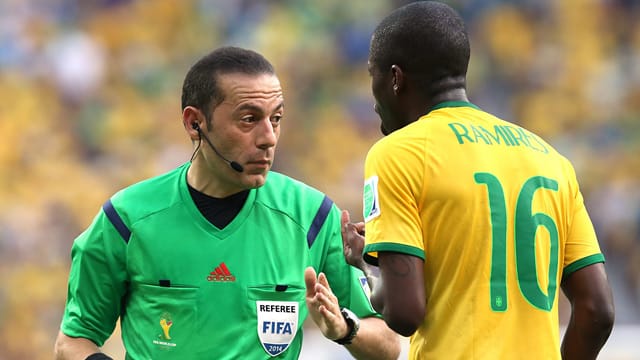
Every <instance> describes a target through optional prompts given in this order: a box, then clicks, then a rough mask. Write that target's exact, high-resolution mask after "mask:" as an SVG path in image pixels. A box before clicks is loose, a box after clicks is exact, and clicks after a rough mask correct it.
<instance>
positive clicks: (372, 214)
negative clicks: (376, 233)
mask: <svg viewBox="0 0 640 360" xmlns="http://www.w3.org/2000/svg"><path fill="white" fill-rule="evenodd" d="M363 192H364V194H363V196H362V210H363V214H362V215H363V217H364V222H368V221H369V220H371V219H373V218H376V217H378V216H379V215H380V203H379V199H378V177H377V176H372V177H370V178H368V179H367V180H365V181H364V191H363Z"/></svg>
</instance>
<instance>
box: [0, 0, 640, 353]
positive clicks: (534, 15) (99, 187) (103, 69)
mask: <svg viewBox="0 0 640 360" xmlns="http://www.w3.org/2000/svg"><path fill="white" fill-rule="evenodd" d="M404 3H406V1H398V0H376V1H367V0H354V1H344V0H322V1H313V0H263V1H260V0H253V1H252V0H180V1H178V0H176V1H171V0H153V1H151V0H139V1H134V0H91V1H83V0H44V1H39V0H2V1H1V2H0V98H2V99H4V100H3V101H2V102H1V103H0V274H2V276H1V277H0V338H1V339H2V345H1V346H0V348H2V349H3V350H2V351H0V359H40V358H42V359H48V358H50V357H51V351H52V344H53V339H54V337H55V334H56V333H57V329H58V326H59V322H60V318H61V312H62V309H63V306H64V301H65V297H66V276H67V272H68V267H69V252H70V247H71V244H72V241H73V239H74V238H75V237H76V236H77V235H78V234H79V233H80V232H81V231H82V229H83V228H84V227H86V226H87V225H88V224H89V223H90V221H91V220H92V218H93V216H94V215H95V213H96V212H97V211H98V210H99V208H100V206H101V205H102V203H103V202H104V201H105V200H106V199H107V198H108V197H109V196H110V195H111V194H112V193H113V192H115V191H117V190H118V189H120V188H122V187H124V186H126V185H129V184H131V183H133V182H135V181H138V180H141V179H143V178H146V177H149V176H152V175H155V174H159V173H161V172H163V171H165V170H168V169H170V168H172V167H174V166H176V165H178V164H180V163H182V162H185V161H188V159H189V157H190V155H191V151H192V149H191V143H190V141H189V140H188V138H187V137H186V135H185V133H184V132H183V129H182V124H181V111H180V92H181V85H182V80H183V77H184V75H185V74H186V71H187V70H188V68H189V67H190V66H191V64H192V63H193V62H194V61H195V60H196V59H197V58H199V57H200V56H202V55H204V54H205V53H207V52H209V51H210V50H212V49H213V48H215V47H217V46H219V45H223V44H233V45H239V46H243V47H249V48H253V49H255V50H258V51H259V52H261V53H263V54H264V55H265V56H266V57H267V58H268V59H270V60H271V61H272V62H273V64H274V65H275V66H276V70H277V72H278V74H279V76H280V78H281V81H282V83H283V86H284V90H285V98H286V103H287V105H286V115H285V119H284V121H283V135H282V137H281V142H280V145H279V149H278V152H277V158H276V164H275V167H274V169H275V170H278V171H282V172H285V173H287V174H289V175H292V176H294V177H296V178H299V179H301V180H303V181H305V182H307V183H309V184H312V185H314V186H316V187H318V188H320V189H322V190H323V191H325V192H326V193H328V194H329V195H330V196H331V197H332V198H333V199H334V200H335V201H336V202H337V203H338V204H339V205H340V206H341V207H342V208H345V209H349V210H350V211H351V212H352V213H354V214H356V217H357V216H358V215H357V214H360V213H361V200H360V199H361V186H362V179H361V176H362V163H363V160H364V156H365V154H366V151H367V149H368V147H369V146H370V145H371V144H372V143H373V142H374V141H375V140H377V139H378V138H379V137H380V135H379V131H378V123H379V120H378V118H377V115H376V114H375V113H374V112H373V100H372V96H371V95H370V90H369V77H368V74H367V70H366V59H367V53H368V43H369V37H370V34H371V31H372V30H373V27H374V26H375V24H376V23H377V22H378V20H379V19H381V18H382V17H383V16H384V15H385V14H386V13H388V11H390V9H392V8H395V7H396V6H399V5H402V4H404ZM448 3H449V4H451V5H453V6H454V7H456V8H457V9H459V10H460V11H461V13H462V14H463V16H464V17H465V19H466V21H467V22H468V26H469V31H470V34H471V38H472V60H471V64H472V65H471V68H470V71H469V84H468V85H469V86H468V87H469V95H470V98H471V100H472V101H473V102H474V103H475V104H477V105H478V106H480V107H481V108H484V109H486V110H488V111H490V112H494V113H496V114H497V115H499V116H501V117H503V118H504V119H506V120H510V121H513V122H515V123H518V124H521V125H523V126H525V127H527V128H529V129H530V130H532V131H535V132H537V133H539V134H540V135H541V136H543V137H544V138H546V139H547V140H548V141H549V142H550V143H552V144H553V145H555V146H556V147H557V148H558V149H559V150H560V151H561V152H562V153H563V154H565V155H566V156H567V157H568V158H569V159H570V160H572V161H573V163H574V165H575V166H576V170H577V174H578V178H579V181H580V182H581V184H582V190H583V193H584V195H585V199H586V202H587V206H588V208H589V209H590V211H591V214H592V218H593V221H594V223H595V225H596V229H597V232H598V234H599V236H600V239H601V244H602V247H603V251H604V252H605V256H606V257H607V259H608V263H607V266H608V269H609V270H610V271H611V272H612V274H611V276H612V281H613V282H614V285H615V286H614V291H615V292H616V297H617V298H620V299H622V300H621V301H624V302H622V303H621V305H620V306H619V307H618V321H619V322H620V321H622V322H624V321H625V317H624V316H627V317H626V319H631V320H630V321H638V318H639V317H638V315H637V313H638V308H640V121H639V120H640V21H638V20H639V19H640V3H639V2H638V1H634V0H512V1H506V0H503V1H500V0H452V1H449V2H448ZM159 196H162V195H161V194H159ZM621 311H622V314H623V315H620V314H621V313H620V312H621ZM625 314H626V315H625ZM634 314H635V315H634ZM621 316H622V318H621ZM634 316H635V318H634ZM634 319H635V320H634Z"/></svg>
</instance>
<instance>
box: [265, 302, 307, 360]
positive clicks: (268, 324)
mask: <svg viewBox="0 0 640 360" xmlns="http://www.w3.org/2000/svg"><path fill="white" fill-rule="evenodd" d="M256 308H257V310H258V337H259V338H260V343H261V344H262V347H263V348H264V350H265V351H266V352H267V353H268V354H269V355H271V356H278V355H280V354H282V353H283V352H284V351H285V350H287V348H288V347H289V345H290V344H291V341H293V339H294V338H295V337H296V332H297V331H298V302H297V301H256Z"/></svg>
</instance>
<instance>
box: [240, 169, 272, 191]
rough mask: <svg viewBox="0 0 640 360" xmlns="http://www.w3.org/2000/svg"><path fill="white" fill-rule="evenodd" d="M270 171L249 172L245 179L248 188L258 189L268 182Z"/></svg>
mask: <svg viewBox="0 0 640 360" xmlns="http://www.w3.org/2000/svg"><path fill="white" fill-rule="evenodd" d="M268 173H269V172H265V173H263V174H247V175H245V176H246V180H245V181H244V183H245V185H246V186H247V189H257V188H259V187H261V186H262V185H264V184H265V183H266V182H267V174H268Z"/></svg>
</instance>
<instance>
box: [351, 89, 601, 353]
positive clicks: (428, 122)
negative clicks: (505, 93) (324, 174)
mask: <svg viewBox="0 0 640 360" xmlns="http://www.w3.org/2000/svg"><path fill="white" fill-rule="evenodd" d="M363 208H364V218H365V222H366V245H365V249H364V253H365V259H366V260H367V261H368V262H370V263H373V264H375V263H376V257H377V254H378V251H394V252H400V253H405V254H410V255H413V256H417V257H420V258H422V259H424V261H425V262H424V286H425V290H426V299H425V303H426V315H425V318H424V321H423V322H422V325H421V326H420V327H419V328H418V330H417V331H416V333H415V334H414V335H413V336H412V337H411V348H410V358H411V359H560V339H559V325H558V294H559V291H560V282H561V280H562V277H563V276H566V275H567V274H569V273H571V272H573V271H576V270H577V269H580V268H582V267H584V266H587V265H590V264H593V263H596V262H603V261H604V257H603V256H602V254H601V252H600V248H599V246H598V242H597V239H596V235H595V232H594V230H593V225H592V223H591V220H590V219H589V216H588V214H587V211H586V209H585V207H584V203H583V199H582V195H581V193H580V190H579V188H578V184H577V180H576V176H575V173H574V170H573V167H572V166H571V164H570V163H569V161H568V160H567V159H566V158H564V157H563V156H561V155H560V154H558V152H556V150H554V149H553V148H552V147H551V146H550V145H549V144H547V143H546V142H545V141H543V140H542V139H541V138H540V137H538V136H537V135H535V134H533V133H531V132H529V131H527V130H525V129H523V128H521V127H519V126H517V125H514V124H512V123H508V122H505V121H503V120H500V119H498V118H496V117H494V116H492V115H490V114H488V113H485V112H483V111H481V110H480V109H478V108H477V107H476V106H474V105H473V104H470V103H467V102H447V103H442V104H440V105H438V106H436V107H435V108H434V109H432V110H431V111H430V112H429V113H428V114H427V115H425V116H423V117H422V118H420V119H419V120H418V121H416V122H414V123H412V124H410V125H408V126H406V127H404V128H402V129H400V130H397V131H395V132H394V133H392V134H390V135H389V136H387V137H385V138H383V139H381V140H379V141H378V142H377V143H376V144H375V145H374V146H373V147H372V148H371V150H370V151H369V153H368V154H367V159H366V164H365V187H364V199H363Z"/></svg>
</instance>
